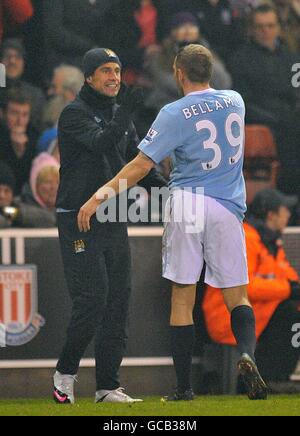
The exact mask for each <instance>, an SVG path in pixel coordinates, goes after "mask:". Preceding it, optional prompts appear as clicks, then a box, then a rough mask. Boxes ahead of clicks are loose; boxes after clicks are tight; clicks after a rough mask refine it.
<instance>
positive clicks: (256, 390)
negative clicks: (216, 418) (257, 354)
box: [238, 354, 268, 400]
mask: <svg viewBox="0 0 300 436" xmlns="http://www.w3.org/2000/svg"><path fill="white" fill-rule="evenodd" d="M238 369H239V373H240V375H241V376H242V379H243V382H244V384H245V386H246V389H247V392H248V398H249V400H266V399H267V398H268V387H267V385H266V383H265V382H264V381H263V379H262V377H261V375H260V373H259V371H258V368H257V366H256V364H255V363H254V362H253V360H252V359H251V357H250V356H248V354H243V355H242V358H241V360H240V361H239V363H238Z"/></svg>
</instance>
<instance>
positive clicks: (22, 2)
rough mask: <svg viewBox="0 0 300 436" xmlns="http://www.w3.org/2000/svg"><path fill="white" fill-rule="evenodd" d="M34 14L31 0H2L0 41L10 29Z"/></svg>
mask: <svg viewBox="0 0 300 436" xmlns="http://www.w3.org/2000/svg"><path fill="white" fill-rule="evenodd" d="M32 14H33V8H32V4H31V1H30V0H2V1H1V2H0V43H1V41H2V37H3V34H4V33H6V31H7V30H8V29H9V30H10V31H11V30H12V29H15V27H16V26H18V25H20V24H23V23H25V21H27V20H28V19H29V18H30V17H31V16H32Z"/></svg>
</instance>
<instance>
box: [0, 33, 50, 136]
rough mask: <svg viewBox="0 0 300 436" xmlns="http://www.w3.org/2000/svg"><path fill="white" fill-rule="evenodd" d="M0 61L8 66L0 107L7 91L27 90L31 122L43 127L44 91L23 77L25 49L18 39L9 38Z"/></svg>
mask: <svg viewBox="0 0 300 436" xmlns="http://www.w3.org/2000/svg"><path fill="white" fill-rule="evenodd" d="M0 62H1V63H3V64H4V65H5V67H6V88H0V107H3V105H4V104H5V99H6V96H7V92H8V91H9V90H10V89H12V88H15V89H17V90H18V92H21V93H23V92H25V93H27V94H28V95H29V96H30V98H31V105H32V106H31V107H32V110H31V122H32V124H33V125H34V127H35V128H36V129H37V130H40V129H41V119H42V112H43V107H44V104H45V103H46V99H45V96H44V94H43V92H42V91H41V90H40V89H39V88H37V87H36V86H33V85H31V84H30V83H28V82H26V81H25V80H24V78H23V76H24V70H25V51H24V47H23V45H22V43H21V42H20V41H19V40H18V39H7V40H6V41H4V43H3V45H2V47H1V56H0Z"/></svg>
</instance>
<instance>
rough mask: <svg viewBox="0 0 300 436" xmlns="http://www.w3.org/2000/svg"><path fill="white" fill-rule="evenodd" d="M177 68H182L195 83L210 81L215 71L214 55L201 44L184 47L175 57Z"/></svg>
mask: <svg viewBox="0 0 300 436" xmlns="http://www.w3.org/2000/svg"><path fill="white" fill-rule="evenodd" d="M175 65H176V67H177V68H179V69H182V70H183V71H184V72H185V74H186V75H187V78H188V79H189V80H190V81H191V82H193V83H209V82H210V80H211V77H212V72H213V55H212V53H211V51H210V50H208V49H207V48H206V47H204V46H203V45H200V44H190V45H187V46H185V47H184V48H182V49H181V50H180V51H179V52H178V54H177V57H176V59H175Z"/></svg>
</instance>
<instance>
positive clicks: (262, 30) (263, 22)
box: [252, 11, 280, 49]
mask: <svg viewBox="0 0 300 436" xmlns="http://www.w3.org/2000/svg"><path fill="white" fill-rule="evenodd" d="M279 35H280V24H279V21H278V18H277V15H276V14H275V12H272V11H270V12H267V13H257V14H256V15H255V17H254V21H253V30H252V36H253V38H254V40H255V41H256V42H257V43H258V44H260V45H262V46H264V47H267V48H270V49H273V48H275V47H276V41H277V38H278V37H279Z"/></svg>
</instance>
